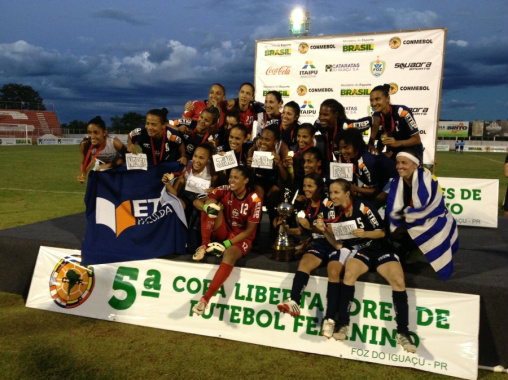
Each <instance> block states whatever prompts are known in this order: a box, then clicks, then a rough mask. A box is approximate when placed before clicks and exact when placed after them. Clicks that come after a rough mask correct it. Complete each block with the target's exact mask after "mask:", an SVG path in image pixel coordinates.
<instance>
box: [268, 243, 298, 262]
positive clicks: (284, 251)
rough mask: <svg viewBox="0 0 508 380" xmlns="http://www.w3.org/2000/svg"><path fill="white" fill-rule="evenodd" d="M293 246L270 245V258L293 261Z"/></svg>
mask: <svg viewBox="0 0 508 380" xmlns="http://www.w3.org/2000/svg"><path fill="white" fill-rule="evenodd" d="M295 259H296V257H295V247H294V246H281V245H276V244H274V245H273V246H272V260H275V261H293V260H295Z"/></svg>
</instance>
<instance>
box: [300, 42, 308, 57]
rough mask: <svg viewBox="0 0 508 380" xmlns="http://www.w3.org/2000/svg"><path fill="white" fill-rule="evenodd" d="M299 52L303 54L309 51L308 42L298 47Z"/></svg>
mask: <svg viewBox="0 0 508 380" xmlns="http://www.w3.org/2000/svg"><path fill="white" fill-rule="evenodd" d="M298 51H299V52H300V53H301V54H305V53H307V52H308V51H309V44H307V43H306V42H302V43H300V45H299V46H298Z"/></svg>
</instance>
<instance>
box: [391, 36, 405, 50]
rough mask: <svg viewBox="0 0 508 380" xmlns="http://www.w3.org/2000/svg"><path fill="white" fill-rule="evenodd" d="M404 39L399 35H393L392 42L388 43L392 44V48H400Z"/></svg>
mask: <svg viewBox="0 0 508 380" xmlns="http://www.w3.org/2000/svg"><path fill="white" fill-rule="evenodd" d="M401 43H402V41H401V40H400V38H399V37H392V38H390V42H389V43H388V44H389V45H390V48H392V49H398V48H399V47H400V45H401Z"/></svg>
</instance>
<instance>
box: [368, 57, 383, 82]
mask: <svg viewBox="0 0 508 380" xmlns="http://www.w3.org/2000/svg"><path fill="white" fill-rule="evenodd" d="M385 68H386V62H385V61H381V60H380V59H379V57H377V59H376V60H375V61H373V62H371V63H370V72H371V73H372V75H374V76H375V77H376V78H379V77H380V76H381V75H383V73H384V72H385Z"/></svg>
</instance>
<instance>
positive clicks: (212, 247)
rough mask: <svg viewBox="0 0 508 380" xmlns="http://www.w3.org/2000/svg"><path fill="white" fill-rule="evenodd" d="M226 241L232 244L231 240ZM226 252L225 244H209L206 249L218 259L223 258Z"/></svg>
mask: <svg viewBox="0 0 508 380" xmlns="http://www.w3.org/2000/svg"><path fill="white" fill-rule="evenodd" d="M226 241H227V242H229V244H230V245H231V242H230V241H229V240H226ZM226 241H225V242H226ZM225 250H226V247H225V246H224V244H221V243H217V242H212V243H209V244H208V247H207V248H206V252H207V253H209V254H210V255H213V256H216V257H221V256H222V254H223V253H224V251H225Z"/></svg>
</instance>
